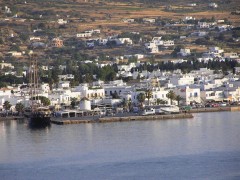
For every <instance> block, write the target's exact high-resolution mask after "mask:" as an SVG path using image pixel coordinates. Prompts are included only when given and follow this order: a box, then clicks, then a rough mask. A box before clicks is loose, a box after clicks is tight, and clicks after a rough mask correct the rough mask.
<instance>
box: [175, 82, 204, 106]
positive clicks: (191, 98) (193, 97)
mask: <svg viewBox="0 0 240 180" xmlns="http://www.w3.org/2000/svg"><path fill="white" fill-rule="evenodd" d="M174 92H175V93H176V95H179V96H181V97H182V98H183V101H185V104H186V105H190V103H191V102H197V103H201V94H200V89H199V88H190V87H189V86H185V87H182V88H175V89H174Z"/></svg>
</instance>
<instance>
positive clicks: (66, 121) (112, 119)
mask: <svg viewBox="0 0 240 180" xmlns="http://www.w3.org/2000/svg"><path fill="white" fill-rule="evenodd" d="M81 118H82V119H81ZM186 118H193V115H192V114H190V113H181V114H169V115H149V116H141V115H131V116H106V117H95V116H92V117H88V118H86V117H74V118H52V120H51V122H52V123H53V124H58V125H65V124H81V123H108V122H127V121H148V120H150V121H152V120H167V119H186Z"/></svg>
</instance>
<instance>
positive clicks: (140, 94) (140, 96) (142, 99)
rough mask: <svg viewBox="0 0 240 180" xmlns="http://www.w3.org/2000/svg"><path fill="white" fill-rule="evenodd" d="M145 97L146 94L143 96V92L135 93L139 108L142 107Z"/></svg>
mask: <svg viewBox="0 0 240 180" xmlns="http://www.w3.org/2000/svg"><path fill="white" fill-rule="evenodd" d="M145 98H146V96H145V94H144V93H139V94H138V95H137V100H138V102H139V103H140V108H141V109H142V108H143V102H144V101H145Z"/></svg>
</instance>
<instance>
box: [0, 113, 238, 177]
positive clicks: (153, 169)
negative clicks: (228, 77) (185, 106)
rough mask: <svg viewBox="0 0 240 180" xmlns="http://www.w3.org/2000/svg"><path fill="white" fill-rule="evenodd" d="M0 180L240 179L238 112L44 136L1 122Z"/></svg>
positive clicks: (50, 131) (50, 130)
mask: <svg viewBox="0 0 240 180" xmlns="http://www.w3.org/2000/svg"><path fill="white" fill-rule="evenodd" d="M0 179H20V180H26V179H88V180H89V179H90V180H91V179H97V180H98V179H104V180H105V179H114V180H115V179H240V112H217V113H199V114H194V118H192V119H178V120H159V121H157V120H154V121H135V122H114V123H94V124H72V125H64V126H61V125H51V127H47V128H42V129H31V128H29V127H28V124H27V123H26V122H25V121H14V120H12V121H2V122H0Z"/></svg>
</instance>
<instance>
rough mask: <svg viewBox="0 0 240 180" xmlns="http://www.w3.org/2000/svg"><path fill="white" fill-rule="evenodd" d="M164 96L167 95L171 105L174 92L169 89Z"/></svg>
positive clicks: (174, 95)
mask: <svg viewBox="0 0 240 180" xmlns="http://www.w3.org/2000/svg"><path fill="white" fill-rule="evenodd" d="M166 96H167V98H168V99H170V100H171V105H172V102H173V100H174V99H175V97H176V94H175V93H174V92H173V91H172V90H170V91H169V92H168V93H167V95H166Z"/></svg>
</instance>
